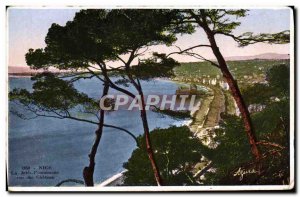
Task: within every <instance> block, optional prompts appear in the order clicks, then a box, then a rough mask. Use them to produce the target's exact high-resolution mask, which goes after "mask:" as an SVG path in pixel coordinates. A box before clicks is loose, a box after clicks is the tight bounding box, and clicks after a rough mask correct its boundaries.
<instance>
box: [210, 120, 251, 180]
mask: <svg viewBox="0 0 300 197" xmlns="http://www.w3.org/2000/svg"><path fill="white" fill-rule="evenodd" d="M215 134H216V137H215V138H214V140H215V141H217V142H218V143H219V145H218V146H217V148H216V149H212V150H210V151H209V152H207V153H206V154H205V157H207V158H208V159H209V160H211V161H212V162H213V167H214V168H216V172H215V173H214V172H208V173H206V174H205V178H206V180H205V182H204V184H208V185H216V184H219V182H220V180H221V179H222V178H223V177H224V176H226V175H227V174H228V173H229V172H231V170H232V168H233V167H236V166H238V165H239V164H242V163H246V162H249V161H251V160H252V155H251V152H250V144H249V141H248V139H247V136H246V135H245V131H244V126H243V123H242V120H241V119H240V118H238V117H236V116H232V115H223V116H222V122H221V124H220V129H216V130H215Z"/></svg>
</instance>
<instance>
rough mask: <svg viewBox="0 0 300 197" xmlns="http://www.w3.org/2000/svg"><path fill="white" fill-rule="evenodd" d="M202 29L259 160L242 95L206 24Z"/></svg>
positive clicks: (248, 114) (250, 122) (252, 148)
mask: <svg viewBox="0 0 300 197" xmlns="http://www.w3.org/2000/svg"><path fill="white" fill-rule="evenodd" d="M202 27H203V29H204V31H205V33H206V35H207V37H208V40H209V42H210V45H211V48H212V51H213V53H214V55H215V57H216V59H217V61H218V64H219V67H220V69H221V72H222V74H223V77H224V78H225V80H226V81H227V83H228V85H229V89H230V91H231V93H232V96H233V98H234V100H235V102H236V104H237V106H238V108H239V110H240V112H241V116H242V119H243V122H244V127H245V131H246V133H247V136H248V139H249V143H250V146H251V152H252V154H253V156H254V157H255V158H256V159H257V160H259V159H260V152H259V149H258V147H257V144H256V142H257V140H256V137H255V133H254V128H253V125H252V121H251V118H250V113H249V111H248V108H247V106H246V104H245V102H244V99H243V97H242V94H241V92H240V89H239V87H238V84H237V82H236V81H235V80H234V78H233V76H232V74H231V73H230V71H229V69H228V66H227V64H226V61H225V59H224V57H223V55H222V54H221V52H220V50H219V47H218V46H217V43H216V41H215V36H214V34H213V32H212V31H211V30H210V28H209V27H208V25H207V23H204V24H202Z"/></svg>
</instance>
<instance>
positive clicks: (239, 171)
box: [233, 168, 258, 181]
mask: <svg viewBox="0 0 300 197" xmlns="http://www.w3.org/2000/svg"><path fill="white" fill-rule="evenodd" d="M255 173H258V171H257V170H255V169H250V170H244V169H242V168H239V169H238V170H237V171H236V172H235V173H234V174H233V176H240V181H242V180H243V178H244V175H246V174H255Z"/></svg>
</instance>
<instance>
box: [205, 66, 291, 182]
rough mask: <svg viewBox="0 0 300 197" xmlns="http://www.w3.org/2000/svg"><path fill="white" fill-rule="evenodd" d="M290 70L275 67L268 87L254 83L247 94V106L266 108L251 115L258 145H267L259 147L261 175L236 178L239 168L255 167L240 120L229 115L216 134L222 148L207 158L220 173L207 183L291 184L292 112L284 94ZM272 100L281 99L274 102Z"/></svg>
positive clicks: (285, 67) (269, 78)
mask: <svg viewBox="0 0 300 197" xmlns="http://www.w3.org/2000/svg"><path fill="white" fill-rule="evenodd" d="M288 70H289V68H288V66H286V65H276V66H273V67H272V68H270V69H268V70H267V80H268V82H269V84H268V85H265V84H255V85H254V86H252V87H250V88H248V89H246V90H245V92H244V98H245V99H246V101H247V103H248V104H253V103H255V104H260V105H266V107H265V108H264V109H263V110H262V111H260V112H256V113H254V114H252V115H251V117H252V122H253V125H254V128H255V131H256V136H257V138H258V142H267V144H262V145H260V149H261V152H262V155H263V158H262V159H261V161H260V166H261V174H260V175H258V174H255V175H251V176H249V175H247V176H245V177H246V178H244V179H243V180H239V179H238V178H236V177H235V176H234V172H236V171H237V170H238V168H243V169H250V168H251V169H253V168H255V165H254V164H253V161H252V157H251V154H250V150H249V146H250V145H249V143H248V141H247V138H246V135H243V134H242V133H243V126H242V122H241V119H240V118H238V117H235V116H228V115H227V116H222V120H223V121H222V123H221V125H220V127H221V128H220V129H218V130H217V131H216V134H217V137H216V138H215V140H217V141H218V142H219V143H220V145H219V146H218V147H217V148H216V149H215V150H213V152H212V153H210V154H208V155H206V157H208V158H209V159H211V160H212V161H213V163H214V167H216V170H217V171H216V173H212V172H211V173H208V174H206V175H205V177H206V181H205V184H231V185H236V184H288V181H289V177H290V176H289V169H290V168H289V132H290V129H289V118H290V117H289V116H290V111H289V98H288V96H287V95H286V94H285V92H289V86H288V85H286V83H288V81H289V75H288ZM249 97H250V98H249ZM273 97H277V98H278V100H274V99H271V98H273ZM271 144H273V145H271ZM274 145H275V146H274Z"/></svg>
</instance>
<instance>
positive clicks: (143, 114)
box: [138, 87, 163, 186]
mask: <svg viewBox="0 0 300 197" xmlns="http://www.w3.org/2000/svg"><path fill="white" fill-rule="evenodd" d="M138 91H139V94H140V96H141V104H142V110H141V118H142V122H143V127H144V134H145V140H146V151H147V154H148V157H149V160H150V162H151V166H152V170H153V173H154V177H155V181H156V183H157V185H158V186H161V185H163V182H162V179H161V176H160V173H159V169H158V167H157V164H156V161H155V158H154V154H153V150H152V145H151V140H150V132H149V126H148V120H147V113H146V110H145V107H146V105H145V100H144V94H143V91H142V89H141V87H139V89H138Z"/></svg>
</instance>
